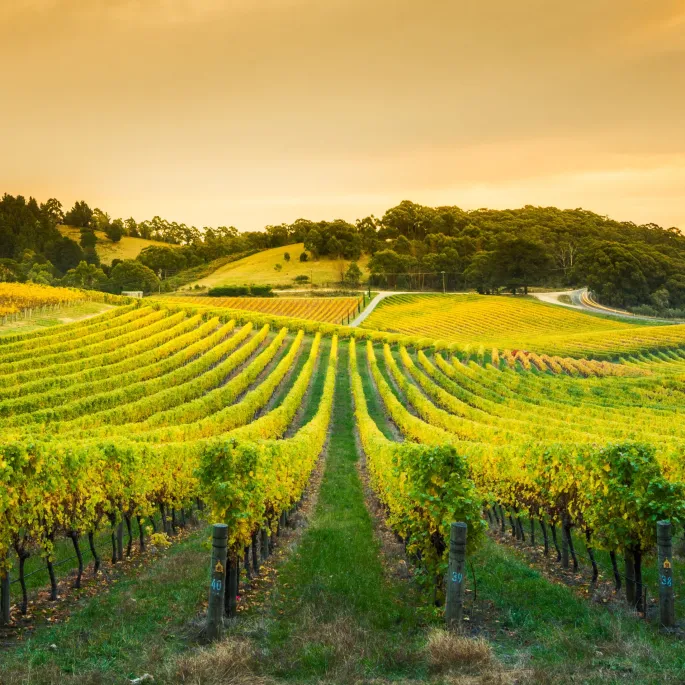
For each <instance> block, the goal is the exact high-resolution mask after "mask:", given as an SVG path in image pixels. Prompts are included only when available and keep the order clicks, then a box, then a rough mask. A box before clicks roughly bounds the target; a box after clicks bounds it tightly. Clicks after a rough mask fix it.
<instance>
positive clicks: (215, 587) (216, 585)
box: [212, 578, 222, 592]
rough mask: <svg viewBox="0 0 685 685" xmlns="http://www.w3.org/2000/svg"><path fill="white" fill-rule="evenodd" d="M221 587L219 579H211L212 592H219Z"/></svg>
mask: <svg viewBox="0 0 685 685" xmlns="http://www.w3.org/2000/svg"><path fill="white" fill-rule="evenodd" d="M221 587H222V585H221V581H220V580H217V579H216V578H214V580H212V590H213V591H214V592H221Z"/></svg>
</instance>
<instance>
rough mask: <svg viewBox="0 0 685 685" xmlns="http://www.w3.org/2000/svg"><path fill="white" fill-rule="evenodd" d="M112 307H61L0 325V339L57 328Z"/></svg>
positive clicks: (85, 304)
mask: <svg viewBox="0 0 685 685" xmlns="http://www.w3.org/2000/svg"><path fill="white" fill-rule="evenodd" d="M113 307H114V305H111V304H104V303H103V302H79V303H78V304H75V305H72V306H65V307H62V309H60V310H59V311H53V312H47V313H45V314H36V315H34V316H33V317H32V318H30V319H19V320H18V321H13V322H11V323H7V324H5V325H2V324H0V338H2V336H4V335H9V334H14V333H31V332H33V331H38V330H41V329H43V328H49V327H51V326H57V325H59V324H66V323H72V322H73V321H80V320H82V319H89V318H91V317H93V316H97V315H98V314H102V313H103V312H106V311H108V310H110V309H112V308H113Z"/></svg>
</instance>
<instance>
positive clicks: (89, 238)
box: [79, 230, 98, 250]
mask: <svg viewBox="0 0 685 685" xmlns="http://www.w3.org/2000/svg"><path fill="white" fill-rule="evenodd" d="M97 241H98V239H97V236H96V235H95V233H93V231H91V230H86V231H81V239H80V240H79V245H80V246H81V247H82V248H83V249H84V250H85V249H87V248H89V247H91V248H92V247H95V244H96V243H97Z"/></svg>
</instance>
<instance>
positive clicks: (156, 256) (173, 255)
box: [136, 245, 186, 278]
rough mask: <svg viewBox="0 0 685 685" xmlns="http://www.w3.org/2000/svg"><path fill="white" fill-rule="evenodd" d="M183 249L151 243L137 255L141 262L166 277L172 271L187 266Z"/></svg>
mask: <svg viewBox="0 0 685 685" xmlns="http://www.w3.org/2000/svg"><path fill="white" fill-rule="evenodd" d="M181 249H185V248H174V247H165V246H158V245H150V246H149V247H146V248H145V249H144V250H141V252H140V254H139V255H138V256H137V257H136V259H137V260H138V261H139V262H142V263H143V264H145V266H147V267H149V268H150V269H152V270H153V271H154V272H155V273H156V274H157V275H158V276H162V277H163V278H166V277H167V275H168V274H169V272H170V271H180V270H181V269H184V268H185V266H186V259H185V257H184V255H183V253H182V252H181Z"/></svg>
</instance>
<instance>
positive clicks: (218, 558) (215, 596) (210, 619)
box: [207, 523, 228, 640]
mask: <svg viewBox="0 0 685 685" xmlns="http://www.w3.org/2000/svg"><path fill="white" fill-rule="evenodd" d="M227 544H228V526H227V525H226V524H225V523H215V524H214V525H213V526H212V565H211V568H210V571H211V582H210V585H209V605H208V606H207V638H208V639H209V640H218V639H220V638H221V636H222V634H223V630H224V601H225V597H226V582H225V579H226V547H227Z"/></svg>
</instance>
